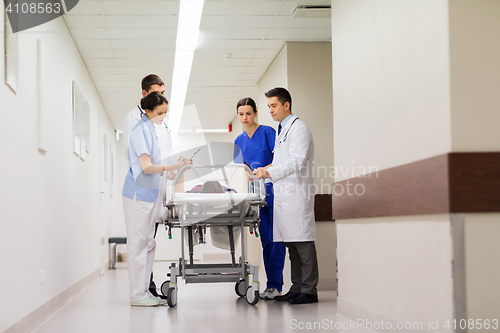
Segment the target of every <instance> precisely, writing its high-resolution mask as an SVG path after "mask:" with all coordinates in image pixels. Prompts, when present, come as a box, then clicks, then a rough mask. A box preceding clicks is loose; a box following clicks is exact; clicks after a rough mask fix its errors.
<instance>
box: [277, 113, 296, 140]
mask: <svg viewBox="0 0 500 333" xmlns="http://www.w3.org/2000/svg"><path fill="white" fill-rule="evenodd" d="M298 119H299V117H297V118H295V119H294V120H293V121H292V123H291V124H290V127H288V130H287V131H286V133H285V135H284V136H283V139H281V140H280V143H282V142H285V141H286V139H287V138H288V132H290V128H292V126H293V124H294V123H295V122H296V121H297V120H298Z"/></svg>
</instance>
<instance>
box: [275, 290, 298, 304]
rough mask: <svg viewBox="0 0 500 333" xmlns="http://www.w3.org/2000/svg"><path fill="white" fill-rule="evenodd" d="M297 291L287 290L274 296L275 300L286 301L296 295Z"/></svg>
mask: <svg viewBox="0 0 500 333" xmlns="http://www.w3.org/2000/svg"><path fill="white" fill-rule="evenodd" d="M298 295H299V293H294V292H292V291H289V292H287V293H286V294H285V295H280V296H274V300H275V301H280V302H286V301H288V300H290V299H292V298H294V297H296V296H298Z"/></svg>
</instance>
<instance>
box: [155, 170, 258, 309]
mask: <svg viewBox="0 0 500 333" xmlns="http://www.w3.org/2000/svg"><path fill="white" fill-rule="evenodd" d="M227 168H244V169H246V170H247V171H248V173H249V174H250V175H251V176H252V177H253V180H254V181H253V184H254V186H249V188H250V190H249V191H248V192H249V193H234V192H225V193H175V185H176V184H177V182H178V181H179V178H180V176H181V174H183V171H187V170H191V171H193V172H194V173H196V175H197V176H199V173H201V172H200V171H202V170H203V169H212V170H218V171H219V172H221V173H222V174H223V176H224V179H225V180H226V182H227V184H229V182H228V177H227V172H226V169H227ZM199 178H200V179H202V176H200V177H199ZM165 179H166V178H164V180H165ZM165 182H166V180H165V181H164V184H165ZM219 187H220V188H221V189H222V186H220V184H219ZM164 188H166V185H165V186H164ZM171 188H172V190H171V194H170V198H167V195H166V191H164V192H165V193H164V196H163V198H164V200H163V203H164V206H165V208H166V211H165V214H164V224H165V227H166V229H168V232H169V236H171V229H172V228H180V229H181V258H180V259H179V263H178V265H177V264H176V263H173V264H171V266H170V274H169V275H170V281H165V282H164V283H163V284H162V286H161V292H162V293H163V295H165V296H167V301H168V305H169V306H170V307H173V306H175V305H176V303H177V277H182V278H183V279H184V280H185V283H210V282H235V283H236V285H235V291H236V294H237V295H238V296H240V297H243V296H245V297H246V300H247V302H248V303H249V304H251V305H255V304H256V303H257V302H258V301H259V280H258V279H259V273H258V266H251V265H249V264H248V263H247V262H246V261H245V237H244V230H245V227H248V228H249V229H250V231H251V232H255V235H256V236H257V235H258V234H257V230H258V224H259V222H260V217H259V207H262V206H264V205H265V204H266V202H265V197H266V194H265V187H264V182H263V180H261V181H259V180H257V178H256V177H255V176H254V175H253V173H252V172H251V171H250V169H249V168H248V166H246V165H242V164H234V165H230V166H227V165H226V166H194V165H187V166H184V167H182V169H181V170H180V171H179V172H178V174H177V176H176V178H175V179H174V181H173V184H172V187H171ZM214 227H217V228H219V229H220V227H225V228H227V232H228V237H229V244H230V252H231V263H221V264H195V263H194V261H193V246H194V245H193V239H194V237H195V234H197V235H198V238H199V243H204V242H205V241H204V237H205V232H206V230H207V228H214ZM237 228H240V231H241V232H240V234H241V256H240V257H239V260H238V261H236V258H235V239H234V234H233V232H234V231H235V229H237ZM185 233H187V242H188V248H189V260H186V258H185V247H184V244H185V238H186V237H185V235H186V234H185ZM250 276H252V279H250Z"/></svg>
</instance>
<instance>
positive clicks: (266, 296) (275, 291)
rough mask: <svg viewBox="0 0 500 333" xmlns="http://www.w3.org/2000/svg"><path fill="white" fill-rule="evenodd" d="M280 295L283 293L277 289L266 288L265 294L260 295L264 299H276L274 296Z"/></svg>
mask: <svg viewBox="0 0 500 333" xmlns="http://www.w3.org/2000/svg"><path fill="white" fill-rule="evenodd" d="M279 295H281V293H280V292H279V291H278V289H276V288H266V290H264V292H263V293H260V294H259V296H260V298H262V299H274V296H279Z"/></svg>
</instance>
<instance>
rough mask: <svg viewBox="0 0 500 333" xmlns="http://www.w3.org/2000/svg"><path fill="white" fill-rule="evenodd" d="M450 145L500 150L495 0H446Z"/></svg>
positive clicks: (499, 7)
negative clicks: (447, 13) (448, 52)
mask: <svg viewBox="0 0 500 333" xmlns="http://www.w3.org/2000/svg"><path fill="white" fill-rule="evenodd" d="M449 12H450V14H449V15H450V75H451V80H450V81H451V109H452V118H451V124H452V137H453V151H499V150H500V112H499V110H498V105H500V94H499V93H498V87H500V62H499V61H498V59H500V38H498V36H499V35H500V20H499V16H500V2H499V1H496V0H479V1H464V0H453V1H450V3H449Z"/></svg>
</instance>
